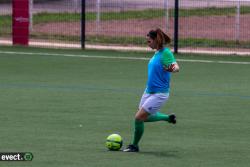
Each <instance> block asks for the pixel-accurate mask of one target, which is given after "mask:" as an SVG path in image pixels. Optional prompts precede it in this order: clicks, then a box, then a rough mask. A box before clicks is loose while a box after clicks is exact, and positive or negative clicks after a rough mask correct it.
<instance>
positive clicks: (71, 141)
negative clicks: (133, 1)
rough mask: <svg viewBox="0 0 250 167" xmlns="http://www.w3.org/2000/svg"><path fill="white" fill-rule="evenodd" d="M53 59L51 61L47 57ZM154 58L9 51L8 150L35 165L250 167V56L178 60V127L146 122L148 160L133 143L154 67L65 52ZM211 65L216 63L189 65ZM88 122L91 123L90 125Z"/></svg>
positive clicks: (5, 86) (3, 89)
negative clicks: (124, 148) (110, 145)
mask: <svg viewBox="0 0 250 167" xmlns="http://www.w3.org/2000/svg"><path fill="white" fill-rule="evenodd" d="M43 54H46V55H43ZM65 54H66V55H68V56H69V54H70V55H71V56H72V55H76V56H77V55H78V56H79V55H88V56H111V57H120V56H123V57H124V56H125V57H126V56H129V57H150V56H151V55H152V53H136V52H134V53H133V52H115V51H95V50H87V51H80V50H56V49H37V48H19V47H17V48H13V47H0V69H1V70H0V77H1V79H0V80H1V81H0V113H1V116H0V131H1V135H0V136H1V137H0V141H1V142H0V148H1V152H32V153H33V154H34V159H33V161H31V162H0V166H5V167H9V166H11V167H12V166H13V167H14V166H19V167H24V166H25V167H26V166H34V167H117V166H119V167H129V166H130V167H133V166H138V165H140V166H143V167H152V166H154V167H166V166H171V167H247V166H249V164H250V147H249V141H250V133H249V132H250V126H249V123H250V114H249V111H250V110H249V109H250V64H232V63H218V61H227V62H248V63H249V62H250V57H232V56H231V57H229V56H227V57H226V56H218V57H216V56H204V55H189V54H182V55H176V57H177V59H178V60H180V61H179V64H180V66H181V72H180V73H178V74H174V75H173V78H172V89H171V97H170V99H169V101H168V103H167V104H166V105H165V106H164V107H163V110H162V112H164V113H172V112H174V113H176V115H177V118H178V123H177V125H175V126H174V125H170V124H168V123H165V122H156V123H146V124H145V133H144V136H143V139H142V141H141V145H140V149H141V152H140V153H123V152H119V151H118V152H112V151H107V149H106V148H105V139H106V137H107V136H108V135H109V134H111V133H119V134H120V135H121V136H122V137H123V139H124V144H125V145H127V144H129V142H130V139H131V137H132V122H133V116H134V114H135V112H136V109H137V105H138V103H139V100H140V97H141V94H142V92H143V90H144V86H145V82H146V71H147V61H146V60H127V59H117V58H114V59H109V58H106V59H104V58H84V57H67V56H63V55H65ZM191 59H192V60H197V59H199V60H211V61H213V62H212V63H201V62H193V61H191V62H186V61H184V60H191ZM81 125H82V126H81Z"/></svg>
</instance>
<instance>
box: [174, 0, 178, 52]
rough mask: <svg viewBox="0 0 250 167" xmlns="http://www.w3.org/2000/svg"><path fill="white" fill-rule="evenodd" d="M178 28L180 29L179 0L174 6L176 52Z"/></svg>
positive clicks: (175, 50)
mask: <svg viewBox="0 0 250 167" xmlns="http://www.w3.org/2000/svg"><path fill="white" fill-rule="evenodd" d="M178 30H179V0H175V7H174V53H178V38H179V36H178Z"/></svg>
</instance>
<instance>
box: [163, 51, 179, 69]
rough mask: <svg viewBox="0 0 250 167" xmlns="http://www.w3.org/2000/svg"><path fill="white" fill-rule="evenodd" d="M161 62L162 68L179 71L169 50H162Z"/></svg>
mask: <svg viewBox="0 0 250 167" xmlns="http://www.w3.org/2000/svg"><path fill="white" fill-rule="evenodd" d="M162 63H163V66H164V69H165V70H166V71H169V72H179V71H180V67H179V65H178V63H177V62H176V60H175V58H174V55H173V53H172V52H171V51H170V50H169V51H164V52H163V56H162Z"/></svg>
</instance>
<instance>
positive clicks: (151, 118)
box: [145, 112, 176, 124]
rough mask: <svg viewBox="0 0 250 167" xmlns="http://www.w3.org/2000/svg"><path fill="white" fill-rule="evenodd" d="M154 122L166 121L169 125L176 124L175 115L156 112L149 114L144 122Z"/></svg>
mask: <svg viewBox="0 0 250 167" xmlns="http://www.w3.org/2000/svg"><path fill="white" fill-rule="evenodd" d="M156 121H168V122H169V123H173V124H175V123H176V116H175V114H170V115H167V114H163V113H160V112H156V113H155V114H150V115H149V116H148V118H147V119H146V120H145V122H156Z"/></svg>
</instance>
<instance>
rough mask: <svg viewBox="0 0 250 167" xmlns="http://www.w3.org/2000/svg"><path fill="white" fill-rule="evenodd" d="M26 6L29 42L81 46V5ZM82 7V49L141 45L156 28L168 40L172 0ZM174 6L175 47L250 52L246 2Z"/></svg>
mask: <svg viewBox="0 0 250 167" xmlns="http://www.w3.org/2000/svg"><path fill="white" fill-rule="evenodd" d="M1 1H3V0H0V2H1ZM5 1H8V0H5ZM30 2H31V3H30V11H31V17H30V18H31V21H30V23H31V24H30V41H31V42H44V43H46V42H50V43H71V44H76V45H79V46H80V39H81V37H80V36H81V0H53V1H48V0H38V1H30ZM85 2H86V22H85V23H86V24H85V25H86V44H96V45H121V46H146V44H145V34H146V33H147V32H148V31H149V30H150V29H153V28H155V27H160V28H162V29H163V30H165V31H166V32H167V33H168V34H169V35H170V36H171V37H172V39H173V35H174V2H175V0H158V1H150V0H86V1H85ZM179 7H180V8H179V47H180V48H192V49H199V48H203V49H204V48H209V49H211V48H215V49H218V48H220V49H222V48H223V49H228V50H235V49H249V50H250V31H249V29H250V1H249V0H241V1H237V0H236V1H234V0H203V1H200V0H180V1H179ZM11 11H12V8H11V4H10V3H9V4H8V3H7V4H6V3H4V4H2V3H1V4H0V39H11V29H12V28H11Z"/></svg>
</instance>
